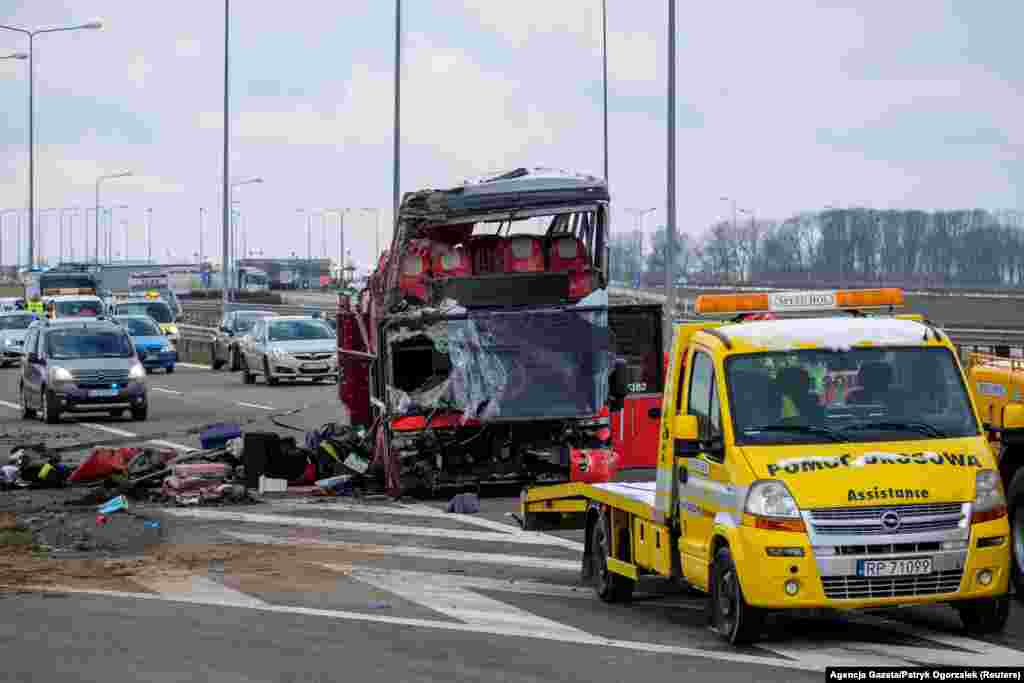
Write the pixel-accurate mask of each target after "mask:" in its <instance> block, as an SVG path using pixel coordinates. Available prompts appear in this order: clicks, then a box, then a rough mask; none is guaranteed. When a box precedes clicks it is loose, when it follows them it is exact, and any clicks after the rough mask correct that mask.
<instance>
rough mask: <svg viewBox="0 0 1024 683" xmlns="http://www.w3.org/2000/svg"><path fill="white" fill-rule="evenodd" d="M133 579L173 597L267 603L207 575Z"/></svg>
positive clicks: (241, 604)
mask: <svg viewBox="0 0 1024 683" xmlns="http://www.w3.org/2000/svg"><path fill="white" fill-rule="evenodd" d="M133 581H134V582H135V583H138V584H140V585H141V586H142V587H143V588H148V589H149V590H151V591H153V592H154V593H159V594H160V595H162V596H164V597H167V598H171V599H175V598H186V599H188V598H196V597H201V598H203V600H204V602H206V603H207V604H214V605H222V606H225V607H262V606H264V605H266V603H265V602H263V601H262V600H260V599H259V598H255V597H253V596H251V595H247V594H245V593H242V592H239V591H236V590H234V589H233V588H228V587H227V586H225V585H224V584H222V583H218V582H216V581H213V580H212V579H209V578H207V577H205V576H187V577H181V578H179V579H177V580H176V579H174V578H170V577H163V578H135V579H133Z"/></svg>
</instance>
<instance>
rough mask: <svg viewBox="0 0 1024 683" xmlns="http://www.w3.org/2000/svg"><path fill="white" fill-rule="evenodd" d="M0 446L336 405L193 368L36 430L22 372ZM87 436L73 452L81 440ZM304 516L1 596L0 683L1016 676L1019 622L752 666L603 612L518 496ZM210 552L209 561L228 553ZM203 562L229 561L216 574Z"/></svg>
mask: <svg viewBox="0 0 1024 683" xmlns="http://www.w3.org/2000/svg"><path fill="white" fill-rule="evenodd" d="M3 372H5V373H6V374H7V375H8V381H6V382H3V383H0V401H2V403H0V410H3V411H4V412H2V413H0V432H3V433H4V434H13V433H16V432H18V431H19V430H20V431H24V430H25V429H26V428H28V429H31V430H32V431H33V432H34V433H35V434H37V435H39V436H41V437H53V438H55V439H57V438H59V439H63V440H65V441H66V440H68V439H72V438H82V436H85V437H86V438H92V437H94V436H95V437H98V438H102V437H103V436H105V435H109V434H111V433H113V431H114V430H118V431H121V432H128V433H133V434H144V435H154V437H153V438H155V439H158V440H159V441H162V442H166V443H176V444H181V445H186V446H194V445H196V442H195V435H193V434H189V433H188V431H189V429H190V428H194V427H196V426H198V425H201V424H205V423H209V422H212V421H222V420H243V421H245V420H252V421H253V422H252V425H253V426H255V427H258V428H266V427H271V426H272V425H270V424H269V423H267V422H266V416H267V415H268V414H270V413H272V412H275V411H278V410H286V409H289V408H295V407H300V406H308V408H307V409H306V410H305V411H304V412H302V413H299V414H295V415H292V416H289V417H288V418H285V419H286V420H288V422H289V423H290V424H293V425H295V426H298V427H299V428H302V429H305V428H312V427H318V426H320V425H321V424H323V423H325V422H327V421H328V420H331V419H334V418H336V417H337V416H338V406H337V403H336V399H335V395H336V387H335V386H334V385H325V386H319V387H316V386H279V387H267V386H266V385H264V384H262V383H258V384H256V385H250V386H246V385H244V384H242V380H241V377H240V376H238V375H237V374H234V373H228V372H211V371H210V370H207V369H200V368H192V367H183V366H179V369H178V371H177V372H176V373H175V374H173V375H161V374H154V375H152V376H151V378H150V387H151V388H150V391H151V394H150V400H151V401H152V404H151V409H150V416H151V417H150V420H149V421H147V422H145V423H133V422H131V421H129V420H113V419H111V418H96V419H87V420H85V421H84V422H80V423H68V424H63V425H57V426H47V425H43V424H42V423H40V422H30V423H22V422H21V421H20V419H19V417H20V416H19V413H18V412H17V397H16V386H17V385H16V374H15V373H16V371H15V370H13V369H12V370H5V371H3ZM75 435H78V436H77V437H76V436H75ZM342 500H343V502H337V501H332V502H326V503H325V502H311V501H309V500H306V499H279V500H276V501H272V502H270V503H264V504H260V505H251V506H230V507H221V508H170V509H165V510H163V511H154V512H152V514H153V515H156V516H159V517H161V519H162V522H163V525H164V528H165V529H166V538H165V541H166V544H167V545H169V546H171V547H174V548H177V549H179V550H180V552H181V553H183V554H191V556H192V557H193V558H195V560H194V561H193V562H192V563H191V564H190V565H188V566H189V568H188V569H187V570H185V571H179V572H177V573H174V572H158V571H154V572H151V573H147V572H143V573H139V574H135V575H132V576H129V577H125V578H124V579H123V580H122V581H119V582H115V589H113V590H112V589H111V588H110V587H105V588H102V589H100V588H96V587H95V586H89V585H85V584H82V583H76V582H75V581H74V580H73V579H69V580H68V581H67V583H66V585H60V586H56V587H54V586H49V587H47V588H46V590H45V591H36V590H26V591H25V592H20V593H14V594H11V593H9V594H6V595H5V596H4V597H3V608H4V611H5V614H6V615H7V617H6V618H5V619H4V620H3V624H2V625H0V640H2V641H3V642H5V643H7V646H6V647H5V648H4V650H5V654H4V656H3V659H2V660H0V667H2V670H3V672H4V678H6V679H8V680H26V681H34V680H38V681H58V680H68V679H74V680H90V681H92V680H95V681H99V680H104V681H109V680H128V679H131V680H148V681H179V680H192V679H193V677H195V676H198V675H201V677H202V679H203V680H209V681H321V680H323V681H327V680H332V681H333V680H339V679H342V678H344V679H350V678H352V679H356V680H371V679H372V680H388V681H390V680H416V681H435V680H436V681H454V680H458V681H475V680H480V681H483V680H487V681H493V680H526V681H571V680H580V681H627V680H629V681H633V680H644V679H647V680H650V677H653V676H658V677H661V679H662V680H667V679H669V678H670V677H672V676H678V675H679V674H680V672H692V673H695V674H698V675H700V676H701V677H703V678H710V677H714V680H716V681H749V680H758V681H794V680H796V681H804V680H806V681H820V680H822V674H821V673H820V672H821V671H822V670H823V669H824V668H825V666H826V665H842V664H846V665H867V664H876V665H893V666H897V665H916V664H922V665H929V666H937V665H944V664H945V665H977V664H981V663H984V664H986V665H1010V666H1024V618H1022V614H1024V610H1022V609H1020V608H1018V607H1017V606H1016V605H1015V606H1014V608H1013V609H1014V612H1013V616H1012V623H1011V626H1010V628H1009V630H1008V631H1007V632H1006V633H1005V634H1003V635H1002V636H1000V637H997V638H990V639H986V640H977V639H969V638H965V637H963V636H961V635H960V634H959V622H958V620H957V618H956V615H955V613H954V612H953V611H952V610H950V609H948V608H941V607H930V608H920V609H911V610H902V611H900V612H898V613H884V614H871V615H856V616H847V617H842V618H832V619H827V620H815V621H809V620H805V621H790V620H781V621H778V622H777V623H774V624H773V625H771V626H770V627H769V629H768V632H767V633H766V637H765V639H764V641H763V642H762V643H760V644H759V645H758V646H757V647H750V648H742V649H737V648H732V647H729V646H727V645H725V644H724V643H723V642H722V641H721V640H720V639H719V638H718V636H717V635H716V634H714V633H712V632H711V631H710V630H709V629H708V626H707V617H706V612H705V603H704V601H703V600H702V599H701V598H700V597H699V596H695V595H692V594H690V593H688V592H686V591H685V590H682V589H677V588H671V587H666V586H664V585H663V584H661V583H659V582H656V581H655V582H650V583H646V582H645V583H644V584H643V585H641V587H640V590H639V592H638V594H637V596H636V599H635V600H634V602H633V604H632V605H629V606H623V605H607V604H604V603H602V602H600V601H599V600H597V599H596V598H595V597H594V596H593V594H592V592H591V590H590V589H589V588H588V587H586V586H582V585H580V583H579V564H580V552H581V549H582V540H583V539H582V535H581V533H580V532H558V533H550V534H543V533H534V532H524V531H521V530H520V529H519V527H518V526H517V525H516V524H515V523H514V520H513V519H512V518H511V517H510V516H509V513H511V512H512V511H513V510H514V509H515V506H516V502H517V501H516V500H515V499H514V498H508V497H502V498H484V499H483V501H482V510H481V512H480V513H479V514H476V515H452V514H447V513H445V512H444V511H443V509H444V502H443V501H437V502H426V503H424V502H420V503H401V504H399V503H393V502H390V501H387V500H369V501H353V500H351V499H342ZM215 551H216V552H215ZM208 557H216V558H217V559H215V560H208V559H207V558H208Z"/></svg>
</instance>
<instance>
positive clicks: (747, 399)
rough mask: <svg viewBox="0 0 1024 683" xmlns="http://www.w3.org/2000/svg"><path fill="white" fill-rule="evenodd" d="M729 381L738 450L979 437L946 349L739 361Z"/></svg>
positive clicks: (730, 365)
mask: <svg viewBox="0 0 1024 683" xmlns="http://www.w3.org/2000/svg"><path fill="white" fill-rule="evenodd" d="M726 378H727V383H728V387H729V392H730V405H731V406H733V407H734V409H733V415H732V420H733V429H734V432H735V434H736V440H737V443H738V444H746V445H751V446H753V445H769V444H789V443H822V442H827V441H846V442H848V441H858V442H872V441H896V440H909V439H921V438H954V437H966V436H976V435H978V434H979V433H980V430H979V428H978V423H977V420H976V419H975V417H974V414H973V412H972V410H971V403H970V399H969V397H968V394H967V389H966V387H965V386H964V384H963V381H962V380H961V378H960V374H959V372H958V371H957V366H956V363H955V361H954V358H953V355H952V354H951V353H950V352H949V351H948V350H947V349H929V348H889V349H878V348H875V349H856V350H850V351H842V352H840V351H824V350H798V351H787V352H773V353H757V354H747V355H741V356H735V357H733V358H730V359H728V360H727V361H726Z"/></svg>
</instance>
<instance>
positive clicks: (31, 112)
mask: <svg viewBox="0 0 1024 683" xmlns="http://www.w3.org/2000/svg"><path fill="white" fill-rule="evenodd" d="M101 28H103V22H101V21H90V22H89V23H87V24H79V25H77V26H58V27H55V28H39V29H35V30H32V29H27V28H21V27H18V26H4V25H2V24H0V30H5V31H14V32H15V33H20V34H22V35H24V36H28V265H29V267H30V268H31V267H32V264H33V263H34V257H35V254H34V253H33V250H34V248H35V247H34V243H33V241H32V240H33V227H34V226H35V214H36V185H35V183H36V173H35V164H36V153H35V127H36V126H35V78H34V72H35V68H34V67H35V59H34V57H33V55H34V52H35V50H34V47H35V37H36V36H38V35H41V34H43V33H58V32H62V31H80V30H98V29H101ZM15 58H16V59H22V57H15Z"/></svg>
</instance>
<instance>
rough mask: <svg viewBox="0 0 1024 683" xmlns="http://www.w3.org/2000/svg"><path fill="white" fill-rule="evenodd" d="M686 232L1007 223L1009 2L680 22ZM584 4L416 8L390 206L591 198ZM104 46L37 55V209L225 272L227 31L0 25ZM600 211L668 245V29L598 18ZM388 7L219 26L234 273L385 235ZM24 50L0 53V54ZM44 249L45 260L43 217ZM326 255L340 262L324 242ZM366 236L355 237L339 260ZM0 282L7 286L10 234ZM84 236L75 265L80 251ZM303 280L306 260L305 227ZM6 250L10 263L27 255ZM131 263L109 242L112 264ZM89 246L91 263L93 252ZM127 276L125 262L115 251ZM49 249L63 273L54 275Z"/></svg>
mask: <svg viewBox="0 0 1024 683" xmlns="http://www.w3.org/2000/svg"><path fill="white" fill-rule="evenodd" d="M678 8H679V9H678V11H677V20H678V30H679V33H678V41H677V44H678V69H677V72H678V86H677V98H678V99H677V101H678V112H677V125H678V131H677V143H678V148H677V164H678V179H677V183H678V185H677V190H678V212H679V213H678V225H679V228H680V230H682V231H685V232H689V233H691V234H696V233H699V232H700V231H701V230H703V229H704V228H705V227H706V226H708V225H709V224H710V223H712V222H714V221H716V220H718V219H721V218H723V217H725V216H727V215H729V214H730V209H729V205H728V203H726V202H722V201H721V200H720V198H721V197H723V196H728V197H734V198H735V199H736V201H737V202H738V204H739V206H740V207H742V208H747V209H750V210H752V211H754V212H755V214H756V215H758V216H763V217H766V218H784V217H786V216H787V215H789V214H791V213H792V212H796V211H801V210H814V209H820V208H822V207H823V206H825V205H827V204H838V205H848V204H859V205H868V206H873V207H874V208H909V207H916V208H923V209H937V208H967V207H982V208H989V209H1002V208H1020V191H1019V190H1018V188H1019V186H1020V183H1021V181H1022V180H1024V164H1022V161H1021V151H1022V149H1024V116H1022V114H1024V107H1022V97H1024V95H1022V94H1024V73H1022V71H1024V66H1022V64H1024V62H1022V60H1021V58H1020V56H1019V51H1020V49H1019V47H1018V43H1019V36H1018V32H1019V30H1020V27H1021V26H1022V25H1024V3H1021V2H1019V0H993V1H992V2H977V0H963V1H958V2H952V1H950V2H942V1H940V0H901V1H900V2H892V0H863V1H862V2H857V3H841V2H825V1H819V2H813V1H811V0H781V1H776V2H762V1H760V0H748V1H743V2H741V1H734V2H725V1H723V2H699V3H689V2H680V3H678ZM600 12H601V2H600V0H519V1H518V2H508V1H507V0H475V1H472V0H464V1H459V0H430V1H429V2H428V1H427V0H406V2H405V5H404V12H403V24H404V28H405V35H404V37H403V62H404V64H403V79H404V80H403V88H402V108H403V111H402V115H403V123H402V191H403V192H404V191H412V190H415V189H419V188H421V187H424V186H433V187H443V186H450V185H453V184H457V183H459V182H461V180H462V179H463V178H465V177H468V176H472V175H477V174H480V173H485V172H488V171H491V170H495V169H507V168H514V167H517V166H521V165H538V164H539V165H547V166H554V167H560V168H571V169H575V170H581V171H584V172H592V173H595V174H600V173H601V172H602V143H601V52H600V48H601V14H600ZM96 17H99V18H102V19H103V20H104V21H105V22H106V24H107V25H106V28H105V29H104V30H102V31H82V32H78V33H59V34H53V35H44V36H41V37H39V38H37V40H36V111H37V114H36V125H37V145H38V146H37V154H36V172H37V192H38V194H37V206H38V207H41V208H50V207H74V206H78V207H87V206H92V204H93V201H94V199H93V187H94V182H95V179H96V177H97V176H98V175H100V174H103V173H112V172H118V171H122V170H130V171H133V172H134V173H135V174H136V177H134V178H131V179H124V180H114V181H110V182H108V183H106V184H105V185H104V191H103V203H104V204H107V205H128V206H129V207H130V208H129V209H127V210H121V211H119V212H118V214H117V217H116V221H115V222H116V223H117V228H118V231H119V232H120V229H121V224H122V221H127V222H128V229H129V248H128V251H129V256H131V257H141V256H144V255H145V240H144V228H143V225H144V215H145V209H147V208H152V209H153V223H154V253H155V254H159V255H160V256H161V257H163V256H165V255H166V252H167V250H168V249H171V250H173V251H174V252H175V253H176V255H177V256H178V257H179V258H180V257H183V256H184V255H191V254H193V253H194V252H196V251H197V250H198V249H199V215H200V207H205V208H206V211H207V221H206V230H205V238H204V252H205V253H207V254H209V253H211V250H212V249H216V251H215V252H214V253H215V254H216V255H217V257H218V258H219V255H220V239H219V234H220V233H219V228H220V209H219V205H220V186H219V182H220V173H221V112H222V98H223V28H224V20H223V3H220V2H214V1H212V0H178V1H177V2H173V3H165V2H151V1H145V2H138V1H137V0H135V1H132V0H75V1H74V2H70V1H67V2H59V1H57V0H54V1H49V0H31V1H27V0H22V1H18V0H15V1H14V2H13V3H12V2H10V1H8V2H6V3H2V4H0V23H3V24H14V25H19V26H26V27H43V26H55V25H64V24H76V23H82V22H85V21H88V20H90V19H92V18H96ZM608 22H609V83H610V88H609V112H610V113H609V122H610V123H609V127H610V171H609V176H610V183H611V191H612V201H613V205H614V207H615V212H616V213H615V217H616V222H615V226H614V227H616V228H619V229H621V228H625V227H631V226H632V222H633V219H632V218H630V217H629V214H628V213H627V212H626V211H625V209H627V208H631V207H636V208H650V207H657V209H658V210H657V212H656V213H655V214H653V215H651V216H649V217H648V219H647V226H648V230H649V231H650V230H653V228H654V226H655V225H657V224H660V223H663V222H664V215H665V214H664V207H665V158H666V154H665V149H666V145H665V143H666V72H667V69H666V47H667V39H666V23H667V2H664V1H661V0H608ZM393 27H394V3H393V2H390V0H379V1H376V2H355V1H354V0H341V1H339V2H321V1H315V2H314V1H312V0H293V2H290V3H286V4H281V3H271V2H235V3H233V6H232V98H231V111H232V120H233V124H232V142H231V150H232V155H231V156H232V159H231V164H232V175H233V176H234V177H235V178H236V179H243V178H246V177H252V176H261V177H262V178H264V180H265V183H264V184H262V185H251V186H247V187H242V188H238V190H237V191H236V199H237V200H239V201H240V208H241V211H242V213H243V215H244V216H245V218H244V219H243V220H244V221H245V223H246V232H247V242H248V247H249V248H250V249H262V250H263V251H264V252H265V253H266V254H268V255H287V254H290V253H291V252H292V251H295V252H297V253H298V254H299V255H300V256H304V255H305V253H306V238H305V227H304V225H305V223H304V222H303V220H302V219H301V218H300V217H299V214H298V213H297V210H298V209H299V208H304V209H307V210H314V211H315V210H320V209H324V208H336V207H350V206H351V207H380V208H381V209H382V211H381V226H382V227H381V233H382V242H384V243H386V242H387V240H388V238H389V236H390V233H391V211H390V209H389V208H388V207H389V206H390V204H391V197H392V184H391V169H392V165H391V164H392V129H391V121H392V112H393V110H392V96H393V91H392V82H393V81H392V69H393V55H394V43H393ZM26 47H27V41H26V40H25V39H23V38H22V37H21V36H19V35H17V34H15V33H9V32H4V31H0V54H3V53H5V52H7V51H9V50H23V49H25V48H26ZM27 96H28V80H27V62H22V61H14V60H3V61H0V106H2V107H3V114H4V116H3V117H2V118H0V153H2V154H0V209H4V208H24V207H25V206H26V196H27V168H28V156H27V109H28V107H27ZM45 220H46V223H45V225H44V228H43V230H44V232H45V235H44V236H43V239H44V247H45V250H46V253H47V254H48V255H50V256H51V257H52V256H53V255H55V254H56V250H57V248H58V238H57V228H56V226H57V219H56V214H55V213H53V212H51V213H49V214H47V215H46V218H45ZM329 221H330V223H329V226H328V238H327V241H328V250H329V253H330V254H331V255H336V254H337V249H338V246H337V244H338V228H337V218H336V217H333V216H332V217H331V218H330V219H329ZM373 223H374V219H373V215H372V214H369V213H357V214H352V215H350V216H349V217H348V218H347V219H346V239H347V246H349V247H350V248H351V249H352V251H353V253H354V255H355V256H356V257H357V259H359V260H361V261H365V260H368V259H370V257H371V255H372V252H373V249H374V239H373V234H374V229H373ZM6 225H7V226H8V229H7V233H9V234H8V235H7V239H6V240H5V241H4V245H3V246H4V253H3V259H4V261H5V262H7V263H10V261H11V251H12V249H13V246H14V243H13V237H14V230H13V227H12V226H13V220H12V217H11V216H8V219H7V222H6ZM80 226H81V218H78V219H76V220H75V222H74V226H73V234H74V236H73V240H74V244H75V249H76V255H81V250H82V248H83V242H82V237H83V236H82V230H81V227H80ZM313 235H314V236H313V252H314V255H320V253H321V251H322V246H321V242H322V232H321V225H320V223H319V219H317V221H316V222H315V223H314V230H313ZM23 242H24V240H23ZM121 242H122V240H121V238H120V236H119V237H118V238H117V243H118V245H120V244H121ZM91 245H92V238H91V237H90V251H91V249H92V246H91ZM117 250H120V246H118V247H117ZM66 251H67V247H65V253H66Z"/></svg>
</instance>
